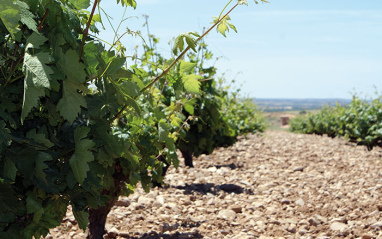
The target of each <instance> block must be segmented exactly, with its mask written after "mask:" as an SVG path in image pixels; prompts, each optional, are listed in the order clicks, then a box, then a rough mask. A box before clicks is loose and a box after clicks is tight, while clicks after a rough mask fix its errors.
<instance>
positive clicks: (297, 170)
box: [293, 166, 304, 172]
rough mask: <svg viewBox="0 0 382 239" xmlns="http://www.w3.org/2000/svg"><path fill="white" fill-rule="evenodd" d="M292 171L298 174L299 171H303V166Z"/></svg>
mask: <svg viewBox="0 0 382 239" xmlns="http://www.w3.org/2000/svg"><path fill="white" fill-rule="evenodd" d="M293 171H294V172H299V171H300V172H302V171H304V167H303V166H299V167H296V168H294V169H293Z"/></svg>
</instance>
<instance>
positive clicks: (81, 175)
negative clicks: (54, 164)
mask: <svg viewBox="0 0 382 239" xmlns="http://www.w3.org/2000/svg"><path fill="white" fill-rule="evenodd" d="M89 132H90V128H88V127H80V128H77V129H76V130H75V131H74V142H75V144H76V146H75V151H74V154H73V156H72V157H71V158H70V159H69V164H70V167H71V168H72V171H73V174H74V177H75V178H76V180H77V182H78V183H80V184H82V183H83V182H84V180H85V178H86V174H87V172H88V171H89V169H90V168H89V165H88V163H89V162H91V161H93V160H94V155H93V153H92V152H90V151H89V150H90V149H91V148H92V147H93V146H94V145H95V143H94V142H93V141H92V140H90V139H86V137H87V135H88V133H89Z"/></svg>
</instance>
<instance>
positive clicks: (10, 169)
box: [1, 158, 17, 181]
mask: <svg viewBox="0 0 382 239" xmlns="http://www.w3.org/2000/svg"><path fill="white" fill-rule="evenodd" d="M1 173H2V175H3V177H4V178H6V179H9V180H11V181H14V180H15V178H16V173H17V168H16V165H15V163H14V162H13V161H12V160H11V159H10V158H6V159H5V162H4V168H3V170H2V172H1Z"/></svg>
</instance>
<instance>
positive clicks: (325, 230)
mask: <svg viewBox="0 0 382 239" xmlns="http://www.w3.org/2000/svg"><path fill="white" fill-rule="evenodd" d="M381 160H382V150H381V148H377V149H374V150H373V151H370V152H369V151H367V150H366V147H361V146H358V147H355V146H354V144H349V143H346V141H344V140H342V139H331V138H328V137H321V136H316V135H299V134H292V133H288V132H283V131H267V132H266V133H265V134H264V135H263V136H261V137H260V136H254V135H250V136H249V137H248V138H247V139H241V140H240V141H239V142H238V143H237V144H235V145H234V146H233V147H230V148H226V149H224V148H222V149H218V150H216V151H215V152H214V153H213V154H212V155H209V156H206V155H202V156H201V157H199V158H198V159H195V162H194V165H195V168H185V167H184V166H183V165H182V164H181V165H180V167H179V168H178V169H176V170H175V169H174V168H171V169H170V170H169V172H168V174H167V176H166V179H165V182H166V183H167V186H166V187H164V188H160V189H154V190H152V191H151V192H150V193H148V194H145V193H144V192H143V190H142V189H141V188H138V189H137V191H136V193H135V194H134V195H132V196H131V197H128V198H120V200H119V202H118V204H117V205H116V206H115V207H114V209H113V210H112V212H111V213H110V214H109V219H108V223H107V229H108V231H109V237H108V238H130V239H131V238H237V239H239V238H240V239H242V238H243V239H249V238H320V239H324V238H362V239H371V238H379V239H382V161H381ZM51 232H52V233H51V235H49V236H48V237H47V238H55V239H56V238H57V239H58V238H60V239H61V238H62V239H66V238H76V239H79V238H85V234H84V233H83V232H82V231H81V230H79V229H78V226H77V225H76V223H75V222H74V217H73V215H72V214H71V212H70V211H68V217H67V218H66V219H65V221H64V222H63V224H62V225H61V226H60V227H58V228H55V229H53V230H51Z"/></svg>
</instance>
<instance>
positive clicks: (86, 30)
mask: <svg viewBox="0 0 382 239" xmlns="http://www.w3.org/2000/svg"><path fill="white" fill-rule="evenodd" d="M100 1H101V0H94V4H93V9H92V12H91V13H90V17H89V21H88V24H87V25H86V29H85V31H84V34H83V36H82V43H81V51H80V57H79V58H78V61H79V62H81V57H82V53H83V52H84V46H85V41H86V37H87V36H88V33H89V28H90V23H91V22H92V20H93V15H94V12H95V9H96V7H97V4H98V2H100Z"/></svg>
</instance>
